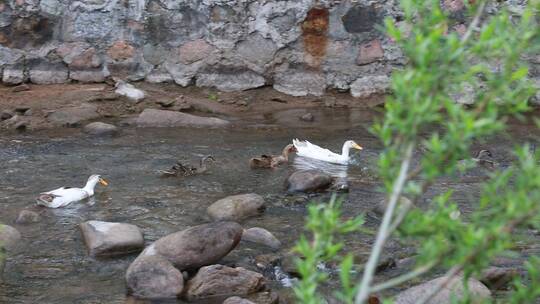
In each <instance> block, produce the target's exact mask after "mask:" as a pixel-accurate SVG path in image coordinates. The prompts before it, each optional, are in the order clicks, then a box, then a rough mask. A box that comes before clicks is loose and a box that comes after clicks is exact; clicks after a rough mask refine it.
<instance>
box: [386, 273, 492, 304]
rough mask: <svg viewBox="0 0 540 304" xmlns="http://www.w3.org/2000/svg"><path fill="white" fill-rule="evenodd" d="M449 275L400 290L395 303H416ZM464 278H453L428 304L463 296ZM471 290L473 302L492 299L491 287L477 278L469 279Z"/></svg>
mask: <svg viewBox="0 0 540 304" xmlns="http://www.w3.org/2000/svg"><path fill="white" fill-rule="evenodd" d="M446 279H447V277H439V278H436V279H433V280H431V281H428V282H425V283H422V284H420V285H416V286H413V287H411V288H409V289H407V290H405V291H402V292H400V293H399V294H397V295H396V297H395V299H394V303H396V304H414V303H417V302H418V300H419V299H421V298H423V297H424V296H426V295H427V294H428V293H429V292H431V291H432V290H433V288H434V287H435V286H437V285H438V284H440V283H441V281H444V280H446ZM463 283H464V282H463V278H462V277H460V276H456V277H454V278H452V279H451V280H450V281H449V283H448V284H447V285H446V287H444V288H442V289H441V290H440V291H439V292H438V293H437V294H436V295H435V296H434V297H433V298H432V299H431V300H430V301H428V302H427V303H428V304H450V303H453V301H452V299H453V298H454V297H455V299H456V300H458V301H459V300H460V299H461V298H463V293H464V287H463ZM468 284H469V292H470V294H471V295H472V298H473V303H480V302H481V301H482V300H490V299H491V292H490V291H489V289H488V288H487V287H486V286H485V285H484V284H482V283H481V282H480V281H478V280H476V279H469V282H468Z"/></svg>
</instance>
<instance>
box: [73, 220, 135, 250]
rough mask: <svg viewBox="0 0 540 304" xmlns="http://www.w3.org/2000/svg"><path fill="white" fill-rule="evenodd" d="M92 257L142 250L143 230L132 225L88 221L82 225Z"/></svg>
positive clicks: (85, 240)
mask: <svg viewBox="0 0 540 304" xmlns="http://www.w3.org/2000/svg"><path fill="white" fill-rule="evenodd" d="M80 228H81V231H82V234H83V237H84V242H85V244H86V247H87V248H88V253H89V254H90V255H91V256H117V255H124V254H129V253H133V252H137V251H140V250H142V248H143V247H144V238H143V235H142V232H141V230H140V229H139V228H138V227H137V226H135V225H131V224H125V223H111V222H101V221H88V222H85V223H82V224H81V225H80Z"/></svg>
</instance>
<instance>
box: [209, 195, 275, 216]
mask: <svg viewBox="0 0 540 304" xmlns="http://www.w3.org/2000/svg"><path fill="white" fill-rule="evenodd" d="M264 209H265V205H264V199H263V198H262V197H261V196H260V195H258V194H255V193H249V194H240V195H233V196H228V197H226V198H223V199H220V200H218V201H216V202H215V203H213V204H212V205H210V206H209V207H208V209H207V212H208V215H210V217H211V218H212V219H213V220H214V221H239V220H243V219H245V218H248V217H251V216H256V215H259V214H261V213H262V212H263V211H264Z"/></svg>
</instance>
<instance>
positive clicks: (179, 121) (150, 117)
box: [137, 109, 229, 128]
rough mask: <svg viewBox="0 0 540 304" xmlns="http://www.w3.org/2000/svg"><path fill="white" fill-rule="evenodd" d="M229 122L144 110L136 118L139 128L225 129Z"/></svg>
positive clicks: (177, 113)
mask: <svg viewBox="0 0 540 304" xmlns="http://www.w3.org/2000/svg"><path fill="white" fill-rule="evenodd" d="M227 125H229V122H228V121H226V120H223V119H220V118H215V117H201V116H195V115H191V114H186V113H180V112H175V111H166V110H156V109H145V110H144V111H143V112H142V113H141V114H140V115H139V117H138V118H137V126H139V127H196V128H201V127H214V128H218V127H225V126H227Z"/></svg>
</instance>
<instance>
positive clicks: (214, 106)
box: [0, 83, 384, 131]
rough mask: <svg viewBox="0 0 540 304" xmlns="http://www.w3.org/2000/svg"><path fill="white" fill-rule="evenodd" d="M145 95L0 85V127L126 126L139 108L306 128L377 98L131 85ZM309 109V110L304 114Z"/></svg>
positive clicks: (103, 88) (102, 88)
mask: <svg viewBox="0 0 540 304" xmlns="http://www.w3.org/2000/svg"><path fill="white" fill-rule="evenodd" d="M136 86H137V87H138V88H140V89H141V90H143V91H144V92H145V94H146V97H145V98H144V99H143V100H142V101H140V102H135V101H132V100H130V99H128V98H126V97H124V96H120V95H118V94H116V93H115V89H114V86H113V85H107V84H60V85H31V84H28V85H27V84H24V85H21V86H14V87H13V86H0V95H1V96H2V100H1V101H0V113H1V114H0V115H1V116H0V117H1V121H0V129H1V130H4V131H6V130H18V131H37V130H44V129H51V128H58V127H75V128H77V127H81V126H84V125H85V124H86V123H88V122H92V121H108V122H113V123H114V124H117V125H130V124H132V123H133V121H134V119H136V118H137V116H138V115H139V114H140V113H141V112H143V111H144V110H145V109H159V110H166V111H173V112H183V113H189V114H193V115H196V116H212V117H218V118H222V119H225V120H228V121H230V122H232V126H233V127H234V126H241V127H244V126H246V125H254V126H260V127H264V125H274V126H279V125H281V126H285V127H288V126H294V127H302V126H304V127H309V126H310V123H311V122H313V121H314V120H316V119H318V117H317V115H315V114H314V113H312V112H313V111H315V112H317V111H318V110H317V109H324V108H371V107H374V106H376V105H378V104H381V103H382V102H383V101H384V97H383V96H373V97H371V98H369V99H356V98H352V97H351V96H350V95H349V94H347V93H339V92H331V93H329V94H327V95H325V96H322V97H314V96H308V97H292V96H289V95H286V94H283V93H279V92H277V91H275V90H273V89H272V88H270V87H267V88H261V89H255V90H248V91H243V92H232V93H225V92H219V91H216V90H213V89H204V88H196V87H189V88H182V87H179V86H176V85H173V84H149V83H136ZM310 110H312V111H310Z"/></svg>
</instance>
